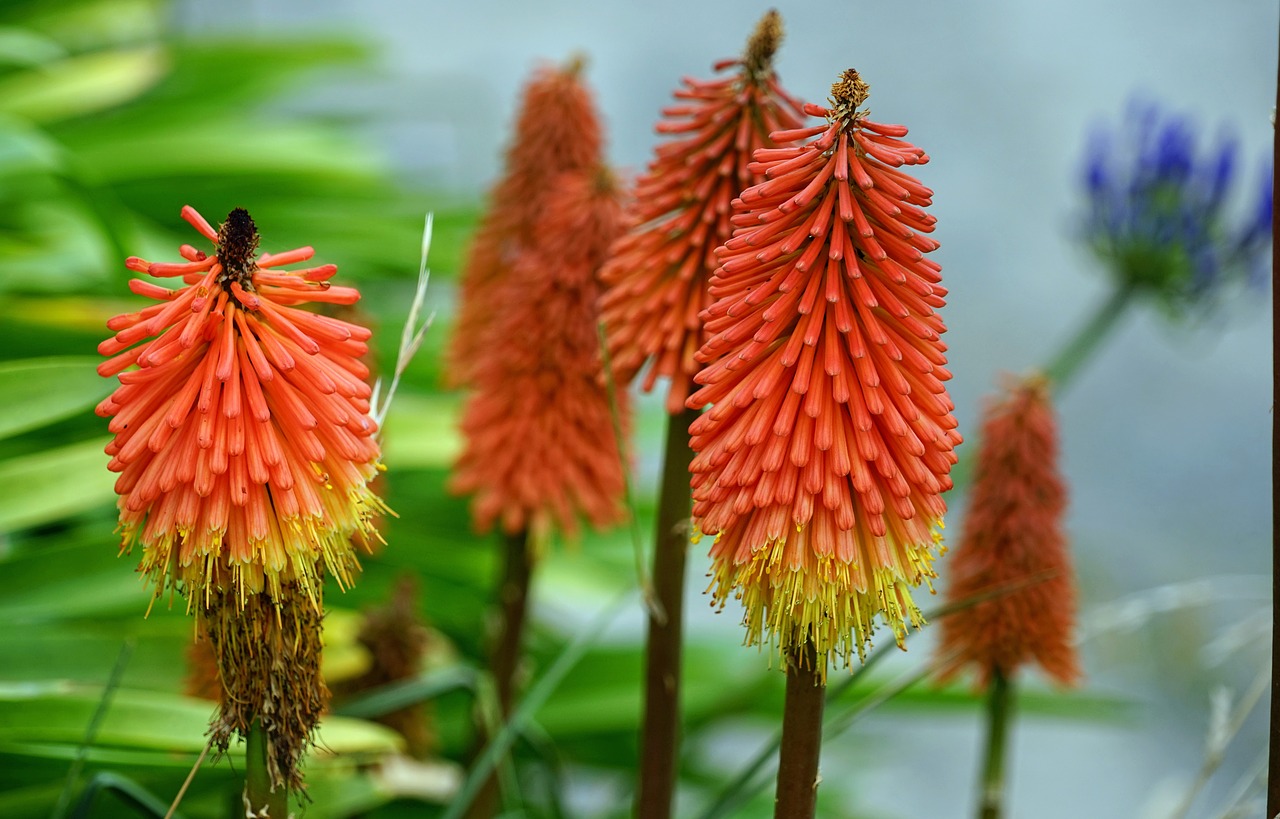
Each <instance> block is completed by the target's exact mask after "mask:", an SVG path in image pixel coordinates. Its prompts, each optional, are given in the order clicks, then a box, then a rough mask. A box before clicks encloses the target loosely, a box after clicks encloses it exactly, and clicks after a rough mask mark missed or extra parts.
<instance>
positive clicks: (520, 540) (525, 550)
mask: <svg viewBox="0 0 1280 819" xmlns="http://www.w3.org/2000/svg"><path fill="white" fill-rule="evenodd" d="M502 543H503V546H504V547H505V548H504V550H503V569H502V581H501V582H500V583H499V585H498V607H499V610H500V612H501V621H500V622H499V624H498V636H497V639H495V640H494V643H493V648H492V650H491V653H490V658H489V670H490V672H491V673H492V674H493V684H494V689H495V692H496V694H497V700H498V717H499V719H501V720H502V721H503V722H505V721H506V720H507V719H509V718H510V716H511V710H512V705H513V703H514V701H515V687H516V686H515V677H516V668H517V667H518V666H519V665H520V653H521V652H520V649H521V646H522V645H523V643H524V624H525V620H526V619H527V615H528V612H529V586H530V584H531V582H532V579H533V561H532V559H531V557H530V555H529V531H528V530H527V529H522V530H520V531H519V532H516V533H515V534H504V535H503V536H502ZM477 740H478V741H477V743H476V748H477V749H482V748H483V747H484V746H485V745H487V744H488V743H489V741H490V740H491V737H490V736H489V729H488V727H487V726H486V722H485V719H484V717H483V716H482V715H478V716H477ZM477 753H478V751H477ZM497 805H498V779H497V776H496V775H494V776H490V777H489V778H488V779H487V780H486V781H485V783H484V785H483V786H482V788H481V790H480V792H479V794H478V795H477V796H476V800H475V802H474V803H473V804H472V806H471V810H470V811H469V812H468V814H467V815H468V816H469V817H471V819H486V818H487V817H489V816H492V815H493V814H494V812H495V810H496V808H497Z"/></svg>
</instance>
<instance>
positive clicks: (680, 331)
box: [600, 11, 801, 415]
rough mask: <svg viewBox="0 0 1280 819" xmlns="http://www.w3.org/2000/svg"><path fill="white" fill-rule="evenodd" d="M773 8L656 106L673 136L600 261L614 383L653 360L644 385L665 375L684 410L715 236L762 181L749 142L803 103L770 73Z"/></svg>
mask: <svg viewBox="0 0 1280 819" xmlns="http://www.w3.org/2000/svg"><path fill="white" fill-rule="evenodd" d="M781 41H782V18H781V17H780V16H779V15H778V13H777V12H776V11H769V12H768V13H766V14H765V15H764V17H763V18H761V20H760V22H759V24H758V25H757V26H756V30H755V32H754V33H753V34H752V36H751V39H750V40H749V41H748V43H747V48H746V52H745V54H744V55H743V56H742V58H740V59H735V60H722V61H721V62H719V63H716V65H715V68H716V70H717V71H723V70H726V69H731V68H732V69H734V72H733V74H732V75H730V76H726V77H723V78H721V79H717V80H710V81H704V80H695V79H692V78H685V80H684V84H685V87H684V88H682V89H680V90H678V91H676V92H675V97H676V99H677V100H680V101H681V104H680V105H676V106H674V107H671V108H667V109H665V110H664V111H663V112H662V113H663V116H664V117H665V119H664V120H663V121H662V122H659V123H658V126H657V131H658V133H660V134H669V135H672V136H674V137H675V138H674V139H672V140H671V141H669V142H666V143H664V144H662V145H660V146H659V147H658V148H657V151H656V153H655V156H654V159H653V161H652V162H650V163H649V168H648V171H647V172H646V173H644V174H643V175H642V176H640V178H639V179H637V180H636V187H635V196H634V197H633V199H632V202H631V205H632V206H631V208H630V210H629V213H628V223H629V224H630V226H631V228H630V230H629V232H628V233H626V234H625V235H624V236H622V237H621V238H620V239H619V240H618V241H617V242H616V243H615V245H614V247H613V249H612V251H611V254H610V258H609V261H608V263H607V264H606V265H605V267H604V270H602V271H601V274H600V276H601V278H602V279H603V280H604V282H605V286H606V292H605V295H604V296H603V298H602V299H601V318H602V320H603V321H604V323H605V327H606V328H607V329H608V336H609V353H610V357H611V358H612V361H613V367H614V370H615V372H616V373H617V376H618V380H619V382H620V383H623V384H626V383H629V382H630V381H631V380H632V379H633V378H635V376H636V374H637V373H639V371H640V370H641V369H642V368H643V367H644V366H645V364H646V362H652V365H651V366H650V367H649V370H648V372H647V373H646V374H645V378H644V381H643V382H642V386H643V388H644V389H645V391H646V392H647V391H649V390H651V389H653V385H654V383H655V382H656V381H657V379H658V378H659V377H663V378H668V379H670V381H671V386H670V389H669V391H668V393H667V412H669V413H671V414H673V415H675V414H678V413H680V412H681V411H683V410H684V404H685V399H687V398H688V397H689V393H690V391H691V390H692V387H693V377H694V376H695V375H697V373H698V370H699V369H701V365H700V364H699V363H698V362H697V361H696V360H695V359H694V355H695V353H697V351H698V349H699V348H700V347H701V346H702V343H703V341H704V340H705V339H704V336H703V333H702V319H701V318H699V314H700V313H701V312H702V310H704V309H705V308H706V307H707V306H708V305H709V304H710V297H709V295H708V293H707V279H708V278H709V277H710V275H711V271H713V270H715V269H716V266H717V262H716V257H715V251H716V248H717V247H719V246H720V245H722V244H724V243H725V242H727V241H728V240H729V237H730V236H731V235H732V233H733V226H732V225H731V224H730V223H729V216H730V213H731V210H732V209H731V207H730V205H731V203H732V201H733V199H734V198H735V197H736V196H737V195H738V194H739V193H741V192H742V191H743V190H744V189H746V188H748V187H750V186H751V185H753V184H755V183H756V182H759V181H761V178H760V176H759V174H758V173H756V172H754V171H752V170H751V169H750V163H751V157H752V154H753V152H754V151H755V150H756V149H757V148H767V147H773V145H774V143H773V142H772V141H771V140H770V138H769V134H770V133H772V132H774V131H780V130H787V129H793V128H798V127H799V126H800V123H801V114H800V105H801V103H800V102H798V101H797V100H795V99H794V98H792V97H791V96H790V95H789V94H788V93H787V92H786V91H785V90H783V88H782V86H781V84H780V83H779V82H778V77H777V74H776V73H775V72H774V70H773V55H774V52H776V51H777V49H778V45H779V44H780V43H781Z"/></svg>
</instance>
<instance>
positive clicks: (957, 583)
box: [939, 376, 1080, 687]
mask: <svg viewBox="0 0 1280 819" xmlns="http://www.w3.org/2000/svg"><path fill="white" fill-rule="evenodd" d="M985 415H986V418H985V420H984V422H983V426H982V444H981V447H980V449H979V451H978V462H977V466H976V468H975V470H974V481H973V492H972V498H971V500H970V504H969V511H968V513H967V515H966V516H965V521H964V531H963V532H962V534H961V538H960V545H959V546H958V547H957V548H956V552H955V557H954V558H953V559H952V561H951V567H950V570H949V572H950V577H951V583H950V586H949V588H948V589H947V599H948V601H950V602H960V601H964V600H967V599H969V598H972V597H977V596H980V595H983V594H984V593H991V594H993V595H994V596H993V597H992V598H991V599H989V600H984V601H982V602H979V603H977V604H976V605H972V606H967V607H965V608H962V609H959V610H958V611H955V612H953V613H952V614H951V615H950V616H948V617H947V618H946V619H945V620H944V621H943V623H942V640H941V642H940V644H939V656H942V657H950V658H952V659H951V660H950V661H949V662H948V664H947V665H946V666H945V667H944V668H943V669H942V671H941V676H942V678H943V679H947V678H950V677H953V676H955V675H956V674H958V673H959V672H960V671H962V670H964V669H968V668H972V669H973V670H974V671H975V672H976V673H977V678H978V683H979V685H980V686H982V687H986V685H987V683H988V681H989V680H990V679H991V677H992V676H993V675H995V674H996V673H999V674H1001V675H1002V676H1004V677H1012V676H1013V675H1014V674H1015V673H1016V672H1017V671H1018V669H1019V668H1021V667H1022V666H1024V665H1029V664H1032V663H1034V664H1036V665H1039V666H1040V667H1041V668H1042V669H1043V670H1044V672H1045V673H1046V674H1047V675H1048V676H1049V677H1050V678H1052V679H1053V680H1055V681H1056V682H1058V683H1059V684H1061V685H1071V684H1074V683H1075V682H1076V681H1078V680H1079V678H1080V663H1079V659H1078V658H1077V656H1076V649H1075V640H1074V637H1073V634H1072V632H1073V628H1074V624H1075V609H1076V588H1075V577H1074V574H1073V572H1072V568H1071V557H1070V555H1069V553H1068V551H1067V543H1066V537H1065V535H1064V534H1063V514H1064V512H1065V510H1066V505H1067V491H1066V486H1065V484H1064V482H1063V479H1062V476H1061V475H1060V474H1059V471H1058V424H1057V419H1056V418H1055V417H1054V412H1053V405H1052V402H1051V400H1050V396H1049V386H1048V382H1047V381H1045V379H1044V378H1043V377H1040V376H1031V377H1029V378H1026V379H1023V380H1021V381H1015V382H1011V383H1010V384H1009V386H1008V390H1007V394H1006V395H1005V396H1004V397H1003V399H1002V400H1000V401H993V402H991V403H989V404H988V406H987V408H986V412H985Z"/></svg>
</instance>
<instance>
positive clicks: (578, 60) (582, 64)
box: [563, 51, 590, 79]
mask: <svg viewBox="0 0 1280 819" xmlns="http://www.w3.org/2000/svg"><path fill="white" fill-rule="evenodd" d="M588 62H590V61H589V60H588V59H587V55H586V54H585V53H583V52H581V51H575V52H573V53H572V54H570V55H569V59H567V60H565V62H564V69H563V71H564V73H565V74H566V75H567V76H570V77H574V78H575V79H576V78H579V77H581V76H582V74H583V72H585V71H586V70H587V63H588Z"/></svg>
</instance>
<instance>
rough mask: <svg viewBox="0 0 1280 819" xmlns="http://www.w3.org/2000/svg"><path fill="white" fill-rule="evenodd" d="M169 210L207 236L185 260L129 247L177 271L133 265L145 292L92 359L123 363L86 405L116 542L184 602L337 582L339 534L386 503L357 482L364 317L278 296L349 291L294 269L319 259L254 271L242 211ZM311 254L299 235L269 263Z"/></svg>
mask: <svg viewBox="0 0 1280 819" xmlns="http://www.w3.org/2000/svg"><path fill="white" fill-rule="evenodd" d="M182 216H183V218H184V219H186V221H188V222H190V223H191V224H192V225H193V226H194V227H195V228H196V229H197V230H198V231H199V232H200V233H201V234H202V235H204V236H205V237H206V238H208V239H210V240H211V241H213V242H214V244H215V252H214V253H211V254H205V253H204V252H203V251H199V250H196V249H195V248H192V247H191V246H190V245H184V246H183V247H182V249H181V251H180V252H181V255H182V257H183V258H184V259H186V260H187V261H188V263H187V264H166V263H158V264H151V263H148V262H146V261H144V260H142V259H138V258H136V257H131V258H130V259H129V260H128V262H127V263H126V264H127V266H128V267H129V269H131V270H136V271H139V272H149V273H150V274H151V275H157V276H167V277H177V276H182V277H183V281H184V282H186V286H185V287H183V288H181V289H179V290H176V291H175V290H169V289H166V288H163V287H159V286H157V285H154V284H151V283H149V282H146V281H142V280H137V279H135V280H132V281H131V282H130V285H129V286H130V289H131V290H132V291H133V292H134V293H136V294H138V295H141V296H145V297H147V298H152V299H155V300H157V302H158V303H157V304H154V305H151V306H149V307H147V308H144V309H143V310H140V311H138V312H137V313H131V314H124V315H121V316H117V317H115V318H113V319H111V320H110V321H109V322H108V326H110V327H111V328H113V329H116V330H117V332H116V334H115V336H114V337H112V338H110V339H108V340H106V341H104V342H103V343H102V344H101V345H99V351H100V352H102V353H103V354H104V355H112V356H114V358H112V359H111V360H109V361H107V362H105V363H103V364H102V365H100V366H99V368H98V371H99V372H100V373H101V374H103V375H105V376H110V375H117V374H118V375H119V379H120V387H119V388H117V389H116V390H115V392H114V393H112V395H111V396H110V397H109V398H107V399H106V400H104V401H103V402H102V403H101V404H100V405H99V406H98V413H99V414H100V415H103V416H105V417H109V418H111V419H112V420H111V423H110V430H111V432H112V433H113V434H114V435H115V438H114V439H113V441H112V443H111V444H110V445H109V446H108V447H107V452H108V453H109V454H111V455H112V456H113V458H112V461H111V464H110V469H112V470H113V471H116V472H119V473H120V478H119V479H118V480H117V482H116V490H117V492H119V493H120V496H121V497H120V501H119V507H120V524H121V530H122V532H123V533H124V539H123V547H124V548H125V549H126V550H128V549H131V548H132V547H134V546H135V545H137V546H141V549H142V558H141V566H140V568H141V570H142V571H144V572H146V573H147V574H148V575H149V576H150V577H151V579H152V581H153V582H154V584H155V588H156V594H157V595H158V594H160V593H161V592H162V591H163V590H164V589H165V588H168V587H170V586H172V585H175V584H177V585H181V587H182V588H184V589H185V590H186V591H187V592H188V600H189V602H190V604H191V605H196V604H197V603H200V604H202V605H203V601H204V600H205V598H206V597H207V596H208V595H206V594H205V593H204V590H208V589H212V588H219V589H223V590H226V589H227V588H228V586H227V584H228V583H231V584H232V585H233V586H235V587H236V588H235V589H234V591H235V593H236V596H237V598H238V599H241V600H243V599H245V598H246V595H248V594H251V593H258V592H266V593H269V594H276V593H278V592H279V591H280V590H281V589H282V588H285V587H287V586H289V585H290V584H296V585H298V586H300V587H302V588H307V589H316V588H318V587H319V586H318V584H319V582H320V580H321V577H322V575H323V574H335V575H337V576H338V578H339V580H340V582H342V583H343V584H344V585H345V584H347V583H349V582H350V580H351V577H352V575H353V573H354V572H355V571H356V570H357V569H358V565H359V564H358V561H357V559H356V556H355V553H354V551H353V549H352V546H351V537H352V536H353V535H356V536H359V537H360V539H361V540H362V542H363V541H366V540H367V537H366V536H368V535H372V530H371V528H370V527H371V523H370V521H371V519H372V517H373V516H374V515H375V514H378V513H380V512H382V511H385V507H384V506H383V505H382V502H381V501H380V500H379V499H378V498H377V497H376V496H374V495H373V494H372V493H371V492H370V491H369V489H368V482H369V480H370V479H371V478H372V477H373V476H374V475H375V474H376V472H377V469H378V458H379V450H378V445H377V441H376V439H375V437H374V435H375V433H376V429H377V427H376V425H375V424H374V423H373V422H372V421H371V420H370V419H369V418H368V417H367V413H368V410H369V404H368V397H369V395H370V390H369V387H368V385H367V384H365V383H363V381H362V380H361V379H362V378H363V377H364V376H365V375H367V373H368V370H367V368H365V367H364V365H363V364H362V363H360V362H359V361H358V360H357V358H358V356H360V355H363V354H364V353H365V352H366V351H367V345H365V344H364V341H365V340H367V339H368V338H369V332H368V330H366V329H365V328H362V327H358V326H357V325H353V324H348V323H346V322H342V321H339V320H337V319H332V318H328V317H325V316H319V315H316V314H313V313H309V312H306V311H304V310H299V309H296V308H295V307H293V306H286V305H297V304H302V303H305V302H308V301H331V302H332V301H336V302H340V303H351V302H353V301H355V299H356V298H358V293H356V291H355V290H354V289H352V288H335V287H328V286H327V285H323V286H322V285H319V284H314V283H308V282H307V281H306V279H305V275H306V274H312V275H316V271H321V273H320V274H319V275H322V276H323V277H325V278H328V277H329V276H332V275H333V272H334V268H333V266H332V265H323V266H320V267H317V268H313V269H311V270H308V271H296V272H289V271H277V272H276V273H274V274H270V275H272V276H275V277H278V278H280V280H281V281H282V283H288V284H289V285H290V286H289V287H273V286H266V287H262V286H257V285H256V284H255V282H256V280H257V277H258V276H259V275H262V276H264V277H266V276H267V275H268V274H260V272H259V271H260V270H261V268H260V266H259V265H258V264H257V263H256V262H255V261H254V260H253V258H252V255H251V253H252V250H253V247H254V246H256V241H257V240H256V228H254V227H253V225H252V220H250V219H249V218H248V215H247V214H245V213H244V212H243V211H233V212H232V215H231V216H230V217H228V223H227V224H225V225H224V226H223V228H222V231H214V230H213V228H212V227H211V226H210V225H209V224H208V222H206V221H205V220H204V219H203V218H202V217H201V216H200V214H198V213H196V212H195V210H194V209H192V208H190V207H187V208H184V209H183V213H182ZM237 230H239V231H240V232H239V233H237V232H236V231H237ZM223 237H227V238H225V239H224V238H223ZM237 254H239V255H237ZM311 255H312V251H311V249H310V248H300V249H298V250H294V251H289V252H288V253H282V254H278V255H276V256H274V257H269V260H268V263H269V264H286V263H289V262H296V261H302V260H304V259H307V258H310V257H311ZM224 264H226V265H227V267H226V269H227V270H228V271H231V272H228V273H224V272H223V266H224ZM277 299H279V301H277ZM138 342H141V343H138ZM135 343H137V346H134V347H131V345H133V344H135ZM126 348H130V349H126ZM131 367H134V368H136V369H130V368H131ZM280 374H283V377H277V376H278V375H280ZM318 476H328V477H327V480H325V481H321V480H319V477H318ZM303 479H305V480H303ZM304 484H305V485H304ZM311 599H312V600H313V601H314V602H316V603H317V605H318V600H319V597H318V596H317V595H312V596H311Z"/></svg>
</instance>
